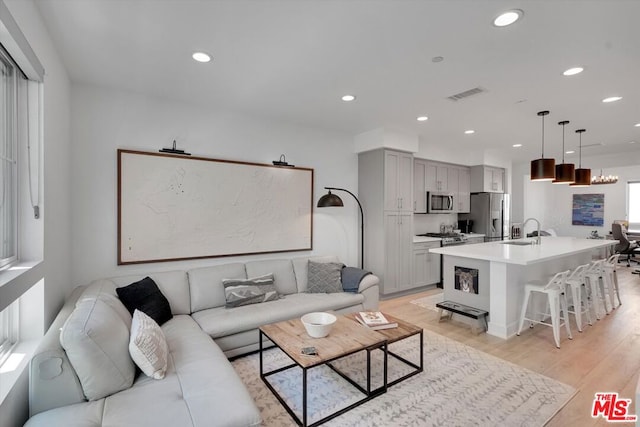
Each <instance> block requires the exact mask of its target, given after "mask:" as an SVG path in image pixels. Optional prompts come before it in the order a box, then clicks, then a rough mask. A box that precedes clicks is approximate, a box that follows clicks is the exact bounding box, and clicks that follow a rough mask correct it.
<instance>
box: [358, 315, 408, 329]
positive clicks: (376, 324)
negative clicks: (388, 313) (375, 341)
mask: <svg viewBox="0 0 640 427" xmlns="http://www.w3.org/2000/svg"><path fill="white" fill-rule="evenodd" d="M355 318H356V320H357V321H358V322H360V323H362V324H363V325H364V326H367V327H368V328H371V329H373V330H379V329H390V328H397V327H398V324H397V323H396V322H391V321H389V319H387V318H386V317H385V316H384V314H382V313H381V312H379V311H360V312H358V313H355Z"/></svg>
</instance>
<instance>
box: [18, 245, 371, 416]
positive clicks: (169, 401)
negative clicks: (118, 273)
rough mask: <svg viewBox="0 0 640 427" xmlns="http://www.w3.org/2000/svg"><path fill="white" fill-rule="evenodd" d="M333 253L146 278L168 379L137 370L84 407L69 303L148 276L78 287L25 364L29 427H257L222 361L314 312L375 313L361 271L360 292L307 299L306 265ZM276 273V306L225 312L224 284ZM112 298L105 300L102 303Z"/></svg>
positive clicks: (230, 369)
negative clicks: (267, 328) (70, 337)
mask: <svg viewBox="0 0 640 427" xmlns="http://www.w3.org/2000/svg"><path fill="white" fill-rule="evenodd" d="M309 260H312V261H315V262H338V260H337V258H335V257H314V258H296V259H279V260H264V261H251V262H247V263H232V264H223V265H216V266H211V267H203V268H197V269H192V270H189V271H172V272H162V273H152V274H149V275H148V276H149V277H151V278H152V279H153V280H154V281H155V282H156V284H157V285H158V288H159V289H160V290H161V291H162V293H163V294H164V296H165V297H166V298H167V299H168V301H169V304H170V306H171V312H172V314H173V318H172V319H171V320H169V321H167V322H166V323H164V324H163V325H162V326H161V328H162V331H163V333H164V335H165V337H166V340H167V344H168V349H169V363H168V368H167V372H166V376H165V378H164V379H162V380H155V379H152V378H150V377H147V376H146V375H144V374H143V373H140V374H139V375H138V376H137V377H136V378H135V380H134V382H133V386H131V387H130V388H127V389H124V390H122V391H119V392H116V393H114V394H111V395H109V396H106V397H104V398H101V399H98V400H91V401H87V399H86V397H85V393H84V392H83V388H82V384H81V382H80V380H79V378H78V375H77V374H76V372H75V370H74V368H73V366H72V364H71V363H70V360H69V358H68V357H67V355H66V353H65V350H64V349H63V347H62V346H61V344H60V329H61V328H62V326H63V325H64V323H65V321H66V320H67V318H69V316H70V315H71V313H72V312H73V310H74V309H75V308H76V304H80V302H82V301H85V300H87V299H91V298H100V295H102V294H107V295H111V296H113V295H117V294H116V291H115V289H116V288H117V287H123V286H127V285H129V284H130V283H132V282H135V281H138V280H140V279H142V278H143V277H145V276H146V275H136V276H126V277H115V278H110V279H101V280H98V281H95V282H93V283H91V284H89V285H88V286H82V287H78V288H77V289H76V290H74V292H73V293H72V295H71V297H70V298H69V299H68V300H67V302H66V303H65V305H64V307H63V308H62V310H61V311H60V313H59V314H58V316H57V317H56V319H55V321H54V323H53V324H52V326H51V328H50V329H49V331H48V332H47V334H46V335H45V337H44V339H43V341H42V343H41V344H40V346H39V348H38V350H37V352H36V354H35V356H34V357H33V358H32V360H31V365H30V379H29V382H30V383H29V409H30V416H31V418H30V419H29V421H28V422H27V424H26V425H27V426H28V427H39V426H47V427H50V426H87V425H104V426H210V425H216V426H234V427H235V426H254V425H260V423H261V419H260V413H259V411H258V409H257V408H256V406H255V404H254V403H253V400H252V399H251V396H250V395H249V394H248V392H247V390H246V389H245V387H244V385H243V383H242V382H241V381H240V379H239V377H238V376H237V375H236V373H235V371H234V370H233V367H232V365H231V364H230V363H229V361H228V359H227V358H228V357H232V356H238V355H241V354H244V353H247V352H251V351H254V350H257V349H258V336H259V335H258V328H259V327H260V326H261V325H264V324H267V323H272V322H276V321H280V320H284V319H290V318H295V317H299V316H301V315H302V314H305V313H308V312H312V311H327V310H333V311H336V312H339V313H340V312H342V313H347V312H352V311H361V310H376V309H377V308H378V292H379V290H378V278H377V277H376V276H374V275H372V274H369V275H366V276H364V277H363V278H362V280H361V281H360V282H359V284H358V288H357V292H354V293H350V292H344V293H331V294H320V293H307V292H306V290H307V265H308V262H309ZM268 273H273V275H274V284H275V286H276V288H277V290H278V293H280V294H281V295H283V297H282V298H281V299H278V300H276V301H268V302H263V303H260V304H252V305H245V306H240V307H235V308H225V293H224V288H223V286H222V279H223V278H247V277H257V276H260V275H263V274H268ZM109 298H111V299H112V297H109Z"/></svg>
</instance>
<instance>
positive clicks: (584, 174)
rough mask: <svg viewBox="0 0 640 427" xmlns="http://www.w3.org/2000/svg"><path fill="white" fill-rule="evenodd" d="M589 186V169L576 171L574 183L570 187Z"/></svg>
mask: <svg viewBox="0 0 640 427" xmlns="http://www.w3.org/2000/svg"><path fill="white" fill-rule="evenodd" d="M590 185H591V169H584V168H578V169H576V181H575V182H574V183H573V184H571V186H572V187H589V186H590Z"/></svg>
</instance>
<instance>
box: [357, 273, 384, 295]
mask: <svg viewBox="0 0 640 427" xmlns="http://www.w3.org/2000/svg"><path fill="white" fill-rule="evenodd" d="M379 284H380V279H379V278H378V276H376V275H375V274H367V275H366V276H364V277H363V278H362V280H360V285H359V286H358V293H360V294H361V293H362V292H364V291H365V290H367V289H369V288H370V287H372V286H378V285H379Z"/></svg>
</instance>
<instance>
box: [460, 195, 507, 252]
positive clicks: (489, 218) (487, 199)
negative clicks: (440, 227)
mask: <svg viewBox="0 0 640 427" xmlns="http://www.w3.org/2000/svg"><path fill="white" fill-rule="evenodd" d="M509 211H510V206H509V195H508V194H502V193H473V194H471V210H470V212H469V213H468V214H459V215H458V217H459V218H460V219H470V220H473V232H474V233H478V234H484V235H485V242H490V241H493V240H503V239H505V238H507V237H509Z"/></svg>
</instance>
